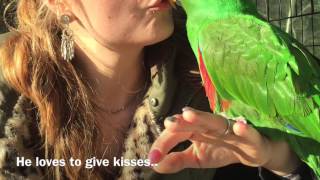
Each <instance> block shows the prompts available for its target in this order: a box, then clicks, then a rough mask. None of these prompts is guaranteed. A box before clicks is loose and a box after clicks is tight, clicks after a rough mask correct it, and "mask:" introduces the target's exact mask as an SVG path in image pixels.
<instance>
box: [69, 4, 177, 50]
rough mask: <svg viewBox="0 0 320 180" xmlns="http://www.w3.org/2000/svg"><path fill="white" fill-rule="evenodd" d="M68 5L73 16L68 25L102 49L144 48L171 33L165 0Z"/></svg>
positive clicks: (168, 11)
mask: <svg viewBox="0 0 320 180" xmlns="http://www.w3.org/2000/svg"><path fill="white" fill-rule="evenodd" d="M69 3H70V4H69V5H70V6H69V8H70V11H71V13H72V14H73V16H74V17H75V21H73V23H72V25H75V26H76V27H80V28H81V29H83V30H84V31H86V32H87V33H88V34H89V35H91V36H93V37H94V38H95V39H96V40H97V41H98V42H99V43H101V44H103V45H106V46H119V45H120V46H121V45H136V46H146V45H150V44H154V43H157V42H160V41H162V40H164V39H166V38H168V37H169V36H170V35H171V34H172V32H173V19H172V15H171V7H170V6H169V3H168V2H167V0H69ZM75 34H76V33H75ZM76 35H77V34H76ZM80 35H81V34H80Z"/></svg>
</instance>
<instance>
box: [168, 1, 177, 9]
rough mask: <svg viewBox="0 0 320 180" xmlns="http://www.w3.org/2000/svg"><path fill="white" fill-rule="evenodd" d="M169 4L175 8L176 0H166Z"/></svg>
mask: <svg viewBox="0 0 320 180" xmlns="http://www.w3.org/2000/svg"><path fill="white" fill-rule="evenodd" d="M168 1H169V3H170V5H171V6H172V7H173V8H176V2H177V0H168Z"/></svg>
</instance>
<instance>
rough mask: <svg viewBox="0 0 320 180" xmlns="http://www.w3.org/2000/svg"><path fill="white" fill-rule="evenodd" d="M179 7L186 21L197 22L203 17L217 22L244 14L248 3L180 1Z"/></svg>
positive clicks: (200, 0) (208, 0)
mask: <svg viewBox="0 0 320 180" xmlns="http://www.w3.org/2000/svg"><path fill="white" fill-rule="evenodd" d="M243 1H245V2H243ZM181 5H182V7H183V8H184V10H185V11H186V13H187V16H188V19H193V20H194V21H196V20H198V21H199V19H204V17H206V18H210V19H211V20H212V19H217V20H218V19H224V18H227V17H229V16H232V15H236V14H241V13H244V12H245V11H246V9H247V7H248V6H249V3H248V2H246V0H181Z"/></svg>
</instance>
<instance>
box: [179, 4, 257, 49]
mask: <svg viewBox="0 0 320 180" xmlns="http://www.w3.org/2000/svg"><path fill="white" fill-rule="evenodd" d="M180 3H181V5H182V7H183V8H184V10H185V12H186V14H187V29H188V37H189V40H190V41H192V43H191V44H192V45H193V46H192V49H193V50H194V52H197V48H196V44H197V42H196V41H197V39H198V38H197V37H198V32H199V30H200V29H201V26H203V25H205V24H207V23H212V22H213V21H218V20H221V19H225V18H228V17H232V16H236V15H240V14H252V15H253V14H257V12H256V8H255V6H253V4H251V3H249V2H248V0H180Z"/></svg>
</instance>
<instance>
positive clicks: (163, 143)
mask: <svg viewBox="0 0 320 180" xmlns="http://www.w3.org/2000/svg"><path fill="white" fill-rule="evenodd" d="M191 136H192V132H180V133H174V132H170V131H168V130H167V129H165V130H164V131H163V132H162V133H161V134H160V136H159V137H158V138H157V139H156V140H155V142H154V143H153V145H152V147H151V150H150V153H149V159H150V161H151V163H152V164H154V163H158V162H160V161H161V160H162V158H163V157H164V156H165V155H167V154H168V152H169V151H170V150H171V149H172V148H174V147H175V146H176V145H177V144H178V143H180V142H183V141H185V140H188V139H190V137H191Z"/></svg>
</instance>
